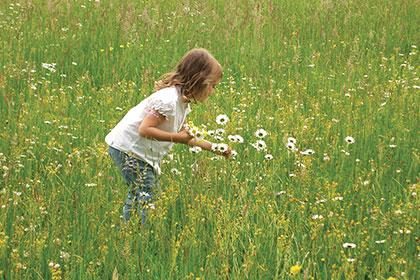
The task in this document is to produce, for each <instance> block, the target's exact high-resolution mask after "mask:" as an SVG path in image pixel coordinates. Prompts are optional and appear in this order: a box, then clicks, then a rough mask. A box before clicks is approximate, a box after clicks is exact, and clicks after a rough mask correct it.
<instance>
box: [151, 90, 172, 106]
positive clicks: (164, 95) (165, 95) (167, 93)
mask: <svg viewBox="0 0 420 280" xmlns="http://www.w3.org/2000/svg"><path fill="white" fill-rule="evenodd" d="M150 98H151V99H158V100H161V101H163V102H164V103H167V102H168V103H174V102H176V100H177V99H178V90H177V89H176V87H166V88H162V89H160V90H157V91H155V92H154V93H152V94H151V95H150Z"/></svg>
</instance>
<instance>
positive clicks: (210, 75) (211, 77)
mask: <svg viewBox="0 0 420 280" xmlns="http://www.w3.org/2000/svg"><path fill="white" fill-rule="evenodd" d="M221 78H222V66H221V65H220V64H219V62H218V61H217V60H216V59H215V58H214V57H213V56H212V55H211V54H210V52H209V51H207V50H206V49H202V48H198V49H192V50H190V51H189V52H187V53H186V54H185V55H184V57H183V58H182V59H181V61H180V62H178V64H177V65H176V67H175V70H174V71H172V72H169V73H167V74H165V75H163V76H162V77H161V79H160V80H159V81H157V82H156V84H155V90H160V89H162V88H165V87H170V86H180V88H181V94H183V95H184V96H185V97H187V98H193V99H195V98H194V96H195V95H199V94H201V93H202V92H203V91H204V89H205V88H206V87H207V86H208V85H209V84H212V83H216V82H218V81H219V80H220V79H221Z"/></svg>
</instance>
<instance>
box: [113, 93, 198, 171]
mask: <svg viewBox="0 0 420 280" xmlns="http://www.w3.org/2000/svg"><path fill="white" fill-rule="evenodd" d="M151 110H155V111H157V112H159V113H160V114H162V115H163V116H165V118H166V120H165V121H164V122H163V123H162V124H161V125H160V126H158V128H159V129H162V130H164V131H168V132H178V131H180V130H181V128H182V125H183V124H184V121H185V118H186V116H187V115H188V114H189V113H190V112H191V108H190V106H189V104H188V103H185V102H183V99H182V96H181V94H180V91H179V90H178V89H177V88H176V87H167V88H163V89H161V90H158V91H156V92H154V93H153V94H151V95H150V96H148V97H147V98H145V99H144V100H143V101H141V102H140V103H139V104H137V105H136V106H135V107H133V108H131V109H130V110H129V111H128V112H127V114H126V115H125V116H124V117H123V118H122V119H121V121H120V122H119V123H118V124H117V125H116V126H115V127H114V128H113V129H112V130H111V132H110V133H109V134H108V135H107V136H106V137H105V142H106V143H107V144H108V145H110V146H111V147H113V148H116V149H118V150H120V151H122V152H125V153H127V154H129V155H131V156H133V157H136V158H139V159H142V160H144V161H146V162H147V163H149V164H150V165H151V166H153V168H154V169H155V171H156V172H157V174H160V161H161V160H162V158H163V157H164V156H165V155H166V154H167V153H168V152H169V150H170V149H171V148H172V146H173V144H174V143H172V142H165V141H157V140H153V139H147V138H144V137H142V136H140V134H139V132H138V128H139V125H140V124H141V122H142V121H143V119H144V117H145V116H146V115H147V113H148V112H150V111H151Z"/></svg>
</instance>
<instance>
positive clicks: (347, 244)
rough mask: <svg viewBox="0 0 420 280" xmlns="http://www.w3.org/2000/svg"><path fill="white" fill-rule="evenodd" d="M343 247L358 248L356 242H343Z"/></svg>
mask: <svg viewBox="0 0 420 280" xmlns="http://www.w3.org/2000/svg"><path fill="white" fill-rule="evenodd" d="M343 248H350V249H354V248H356V244H354V243H347V242H346V243H343Z"/></svg>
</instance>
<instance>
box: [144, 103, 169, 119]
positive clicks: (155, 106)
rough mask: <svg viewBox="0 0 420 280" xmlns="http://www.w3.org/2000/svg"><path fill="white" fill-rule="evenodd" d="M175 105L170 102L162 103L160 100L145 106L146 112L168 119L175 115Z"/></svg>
mask: <svg viewBox="0 0 420 280" xmlns="http://www.w3.org/2000/svg"><path fill="white" fill-rule="evenodd" d="M174 107H175V104H173V103H172V102H164V101H163V100H161V99H153V100H151V101H150V102H149V104H147V106H146V110H147V111H155V112H158V113H159V114H161V115H162V116H164V117H165V118H169V117H170V116H174V115H175V108H174Z"/></svg>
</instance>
